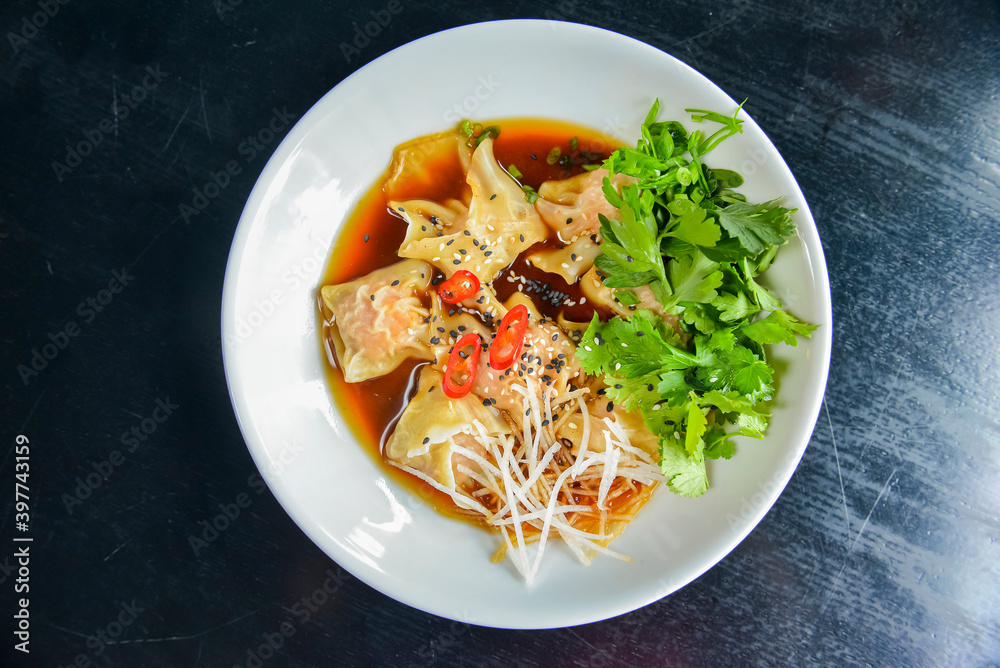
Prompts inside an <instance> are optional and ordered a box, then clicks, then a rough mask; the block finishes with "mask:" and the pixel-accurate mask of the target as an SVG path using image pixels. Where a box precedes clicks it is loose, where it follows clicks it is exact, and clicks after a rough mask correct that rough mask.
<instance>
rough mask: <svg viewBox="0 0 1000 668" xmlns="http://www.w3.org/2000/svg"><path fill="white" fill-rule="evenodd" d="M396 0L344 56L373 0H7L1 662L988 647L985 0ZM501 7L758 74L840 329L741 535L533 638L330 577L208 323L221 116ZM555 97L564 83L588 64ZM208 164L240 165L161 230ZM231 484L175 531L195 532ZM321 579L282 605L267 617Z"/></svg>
mask: <svg viewBox="0 0 1000 668" xmlns="http://www.w3.org/2000/svg"><path fill="white" fill-rule="evenodd" d="M399 1H400V5H399V7H401V11H400V12H399V13H398V14H396V15H393V19H392V21H391V22H390V24H389V25H388V26H386V27H385V28H384V30H382V31H381V32H380V34H378V35H377V36H375V37H374V38H372V39H371V42H370V44H369V45H367V46H365V47H364V48H362V49H360V51H359V53H352V54H349V55H350V59H348V58H347V57H345V54H344V52H343V50H342V49H341V48H340V46H339V45H340V44H341V43H347V42H350V41H351V40H352V39H353V31H354V25H353V23H354V22H357V23H359V24H363V23H365V22H367V21H370V20H371V14H370V12H371V11H373V10H374V11H379V10H382V9H384V8H385V7H386V6H387V4H388V3H382V2H380V1H379V0H375V1H374V2H370V3H344V2H320V1H318V0H314V1H311V2H299V3H276V2H268V1H264V0H243V1H242V2H238V1H236V0H233V1H232V2H228V3H225V4H220V3H219V2H217V1H213V0H204V1H198V2H195V1H192V0H186V1H173V0H170V1H167V0H149V2H133V3H126V2H118V3H111V2H104V3H93V2H90V3H86V2H82V1H79V0H71V1H68V2H66V1H65V0H64V1H63V2H62V3H60V2H56V1H55V0H48V1H47V2H46V1H45V0H43V1H42V2H37V1H22V2H5V3H3V7H2V8H0V35H2V40H0V119H2V127H0V136H2V138H3V144H2V151H0V194H2V198H0V272H2V280H0V295H2V314H3V315H2V322H0V327H2V341H3V344H2V345H3V347H2V351H3V352H2V368H0V372H2V384H3V397H2V399H3V400H2V402H0V417H2V421H0V425H2V434H3V443H4V447H3V452H5V453H6V454H5V457H4V459H3V460H2V466H0V489H3V503H4V513H3V516H2V523H0V546H2V547H0V566H2V568H0V601H2V617H3V622H2V624H0V629H2V633H0V645H2V648H3V649H2V654H0V657H11V658H10V659H4V660H2V661H0V663H6V664H8V665H38V666H62V665H66V666H69V665H80V666H84V665H95V666H110V665H122V666H233V665H238V666H247V665H259V664H258V663H257V659H256V658H255V657H256V656H258V654H257V652H258V648H260V647H261V645H262V644H263V643H265V642H266V640H267V639H268V638H271V639H272V641H274V644H277V642H276V641H275V637H276V636H275V634H276V633H279V632H280V631H281V630H282V629H284V630H285V631H287V630H288V629H289V628H291V629H292V630H293V631H294V633H293V635H291V636H290V637H288V638H287V639H284V638H283V639H281V642H280V647H279V648H278V649H277V650H276V651H275V652H274V654H273V656H272V655H270V654H269V653H268V652H266V651H265V652H264V656H263V659H266V660H262V663H263V665H276V666H277V665H281V666H334V665H336V666H340V665H346V666H350V665H371V664H376V665H429V664H431V663H437V664H439V665H496V666H511V665H518V666H549V665H559V666H561V665H566V666H611V665H635V666H644V665H678V666H717V665H768V666H769V665H796V666H799V665H838V666H844V665H879V666H881V665H906V666H945V665H948V666H953V665H969V666H985V665H997V662H998V661H1000V626H998V624H1000V566H998V564H1000V545H998V538H1000V397H998V391H1000V390H998V388H1000V365H998V339H997V333H998V330H1000V298H998V290H1000V266H998V265H1000V187H998V185H997V183H998V180H1000V96H998V93H1000V91H998V79H1000V5H998V4H997V3H995V2H992V1H984V2H963V3H946V6H938V4H939V3H931V2H927V1H926V0H905V1H900V2H897V1H895V0H876V1H874V2H867V1H861V0H855V1H853V2H842V3H826V2H821V1H819V0H810V1H804V2H803V1H798V2H795V1H793V2H778V1H776V0H768V1H766V2H759V3H757V2H755V3H752V4H751V3H749V2H740V3H733V2H726V1H717V0H705V1H703V2H699V3H679V2H676V1H671V2H663V3H655V2H633V1H628V0H615V1H614V2H607V1H604V2H595V3H590V2H588V3H584V2H574V1H572V0H567V1H566V2H563V3H560V4H553V3H524V2H509V3H505V4H504V5H503V6H502V8H501V7H499V6H497V7H494V8H487V9H483V8H475V7H473V6H471V3H463V2H451V1H440V2H433V3H428V2H417V1H415V0H399ZM366 5H370V6H366ZM45 11H48V13H49V14H51V16H48V15H46V14H45ZM512 17H537V18H549V19H555V18H559V19H566V20H572V21H578V22H582V23H588V24H594V25H598V26H602V27H604V28H608V29H611V30H615V31H618V32H621V33H624V34H626V35H630V36H633V37H636V38H638V39H641V40H644V41H647V42H649V43H651V44H653V45H655V46H657V47H659V48H661V49H663V50H665V51H667V52H668V53H671V54H673V55H675V56H677V57H678V58H680V59H682V60H684V61H686V62H688V63H690V64H691V65H693V66H694V67H696V68H697V69H699V70H700V71H701V72H703V73H704V74H705V75H707V76H708V77H709V78H711V79H712V80H714V81H715V82H716V83H718V84H719V85H720V86H721V87H722V88H723V89H724V90H725V91H726V92H728V93H729V94H730V95H731V96H732V97H734V98H736V99H743V98H744V97H746V98H749V99H750V103H749V109H750V111H751V113H752V115H753V116H754V117H755V119H756V120H757V122H758V123H759V124H760V125H761V126H762V127H763V128H764V129H765V131H766V132H767V133H768V134H769V135H770V137H771V138H772V139H773V141H774V143H775V144H776V145H777V146H778V148H779V150H780V151H781V152H782V153H783V155H784V157H785V159H786V161H787V162H788V164H789V165H790V167H791V168H792V171H793V172H794V173H795V174H796V176H797V178H798V180H799V183H800V184H801V186H802V189H803V191H804V192H805V195H806V197H807V199H808V201H809V203H810V205H811V207H812V210H813V213H814V214H815V217H816V221H817V224H818V226H819V230H820V233H821V236H822V239H823V244H824V247H825V250H826V256H827V262H828V263H829V269H830V277H831V281H832V286H833V304H834V319H835V325H834V327H835V332H834V346H833V360H832V367H831V373H830V380H829V386H828V389H827V394H826V401H825V404H824V406H823V410H822V412H821V414H820V419H819V423H818V424H817V427H816V430H815V433H814V435H813V437H812V441H811V443H810V446H809V449H808V450H807V452H806V454H805V457H804V458H803V460H802V463H801V465H800V467H799V469H798V471H797V472H796V474H795V476H794V477H793V478H792V480H791V483H790V484H789V486H788V488H787V489H786V491H785V492H784V494H783V495H782V496H781V498H780V499H779V500H778V502H777V504H776V505H775V506H774V507H773V509H772V510H771V511H770V513H769V514H768V515H767V517H766V518H765V519H764V521H763V522H762V523H761V524H760V525H759V526H758V528H757V529H756V530H755V531H754V532H753V533H752V534H751V535H750V536H749V537H748V538H747V539H746V540H745V541H744V542H743V543H742V544H741V545H740V546H739V547H737V548H736V549H735V550H734V551H733V552H732V553H731V554H730V555H729V556H728V557H726V558H725V559H724V560H723V561H722V562H721V563H719V564H718V565H717V566H716V567H715V568H713V569H712V570H710V571H709V572H708V573H706V574H705V575H704V576H702V577H701V578H699V579H698V580H696V581H695V582H693V583H692V584H690V585H688V586H687V587H685V588H683V589H682V590H680V591H678V592H677V593H675V594H673V595H672V596H670V597H668V598H666V599H664V600H661V601H659V602H658V603H656V604H654V605H650V606H648V607H646V608H643V609H640V610H638V611H636V612H633V613H631V614H627V615H624V616H622V617H619V618H616V619H613V620H609V621H605V622H601V623H595V624H591V625H587V626H582V627H577V628H572V629H562V630H551V631H544V632H513V631H501V630H492V629H485V628H478V627H470V626H466V625H463V624H457V623H453V622H450V621H446V620H442V619H438V618H436V617H433V616H430V615H427V614H425V613H422V612H418V611H416V610H413V609H410V608H408V607H406V606H404V605H401V604H399V603H396V602H394V601H393V600H391V599H389V598H386V597H385V596H383V595H381V594H379V593H378V592H376V591H374V590H373V589H370V588H369V587H367V586H366V585H364V584H362V583H361V582H359V581H357V580H354V579H351V578H349V577H347V576H346V575H341V574H340V572H339V571H338V569H337V566H336V564H334V563H333V562H332V561H330V560H329V559H328V558H327V557H326V556H325V555H324V554H323V553H322V552H321V551H320V550H319V549H318V548H316V547H315V546H314V545H313V544H312V543H311V542H310V541H309V540H308V539H307V538H306V537H305V536H304V535H303V534H302V533H301V531H300V530H299V529H298V528H297V527H296V526H295V524H294V523H293V522H292V521H291V519H290V518H289V517H288V516H287V515H286V514H285V512H284V511H283V510H282V509H281V508H280V507H279V505H278V504H277V502H276V501H275V500H274V498H273V497H272V496H271V495H270V493H269V492H267V491H266V490H265V489H264V488H263V487H262V485H261V483H260V480H259V478H256V477H255V473H256V470H255V468H254V465H253V463H252V461H251V458H250V456H249V454H248V452H247V449H246V446H245V445H244V442H243V439H242V436H241V434H240V431H239V429H238V427H237V423H236V420H235V418H234V416H233V412H232V408H231V405H230V401H229V396H228V393H227V389H226V385H225V378H224V374H223V368H222V359H221V352H220V335H219V312H220V303H221V292H222V279H223V271H224V268H225V264H226V258H227V255H228V252H229V247H230V243H231V240H232V236H233V232H234V229H235V227H236V223H237V220H238V218H239V215H240V212H241V210H242V207H243V204H244V202H245V201H246V198H247V196H248V194H249V193H250V190H251V188H252V186H253V184H254V181H255V179H256V177H257V175H259V173H260V171H261V170H262V169H263V167H264V165H265V163H266V161H267V158H268V156H269V155H270V154H271V153H272V152H273V150H274V149H275V148H276V146H277V144H278V143H279V141H280V138H281V136H283V135H284V133H285V132H287V130H288V127H283V128H282V129H281V132H279V136H277V137H276V138H275V139H274V140H273V141H271V142H270V143H268V144H266V145H262V146H260V147H259V150H258V149H257V148H250V149H247V146H246V145H243V149H244V150H243V151H241V144H242V142H243V141H244V140H245V138H246V137H248V136H250V135H253V134H256V133H257V132H258V130H260V129H261V128H262V127H265V126H266V125H267V124H268V123H269V122H270V121H271V119H272V117H273V116H274V114H275V110H277V111H278V112H281V113H284V112H285V111H286V110H287V113H288V114H289V115H291V116H292V117H294V118H297V117H300V116H301V115H302V114H303V113H304V112H305V111H306V110H307V109H308V108H309V107H310V106H311V105H312V104H313V103H314V102H315V101H316V100H318V99H319V98H320V97H321V96H322V95H323V94H324V93H325V92H326V91H327V90H329V89H330V88H332V87H333V86H335V85H336V84H337V83H338V82H339V81H341V80H342V79H343V78H344V77H346V76H347V75H348V74H350V73H351V72H353V71H354V70H355V69H357V67H359V66H360V65H362V64H363V63H365V62H368V61H370V60H372V59H374V58H377V57H378V56H380V55H382V54H383V53H385V52H387V51H389V50H391V49H393V48H395V47H397V46H399V45H401V44H404V43H406V42H408V41H410V40H412V39H415V38H418V37H421V36H423V35H426V34H429V33H432V32H435V31H438V30H441V29H445V28H450V27H453V26H457V25H461V24H466V23H473V22H476V21H482V20H489V19H498V18H512ZM39 26H40V27H39ZM511 48H512V49H516V48H517V46H516V45H513V44H512V45H511ZM501 56H502V54H498V57H501ZM532 75H533V74H532V73H527V72H526V73H525V76H532ZM560 85H565V86H567V94H568V95H573V94H578V95H580V96H581V103H585V100H586V95H587V91H586V84H585V82H562V83H561V84H560ZM137 87H138V88H137ZM133 92H135V93H136V94H135V95H134V97H130V99H129V100H124V99H123V96H126V95H128V96H131V95H132V94H133ZM140 98H141V99H140ZM115 100H117V101H118V105H117V108H118V109H119V113H118V115H117V118H116V117H115V115H114V114H113V105H112V102H113V101H115ZM126 107H128V113H127V114H126V113H125V108H126ZM133 107H134V108H133ZM289 126H290V125H289ZM78 146H83V148H82V149H81V150H80V153H84V152H86V155H78V156H77V158H74V157H73V156H72V155H68V151H69V149H70V148H71V147H78ZM233 159H237V160H240V161H241V164H242V165H243V169H242V172H241V173H240V174H238V175H236V176H234V177H232V180H231V182H230V183H228V184H227V185H226V187H224V188H222V189H221V191H220V193H219V194H218V196H217V197H215V198H213V199H212V200H211V201H210V202H209V203H208V204H207V206H206V207H205V209H204V211H202V212H200V213H199V214H198V215H197V216H194V217H192V218H191V220H190V222H185V221H184V220H183V219H182V218H181V215H180V213H179V211H180V209H179V207H180V205H181V204H190V203H191V202H192V197H193V195H192V189H193V188H199V187H202V186H204V185H205V183H207V182H208V180H209V178H210V173H211V172H213V171H214V172H218V171H219V170H221V169H223V168H224V166H225V164H226V162H227V161H229V160H233ZM55 163H59V164H55ZM114 272H118V274H119V275H118V276H117V277H116V275H115V273H114ZM112 279H114V280H115V281H117V283H114V284H112V285H111V287H112V288H114V290H107V289H108V288H109V283H110V282H111V281H112ZM102 290H107V291H106V292H102ZM88 300H97V301H96V302H95V303H96V304H97V307H99V308H100V309H101V310H100V311H98V310H97V308H96V307H94V306H93V305H91V304H88ZM100 300H103V301H105V302H106V303H105V304H103V305H102V304H101V303H100ZM109 300H110V301H109ZM71 324H72V325H73V327H70V325H71ZM67 328H69V329H67ZM69 330H72V331H71V332H70V333H67V332H68V331H69ZM61 333H62V334H61ZM71 334H72V335H71ZM60 342H61V343H62V344H64V345H63V347H62V348H61V349H60V346H59V344H60ZM48 344H51V346H50V347H48V348H45V346H46V345H48ZM53 346H54V347H53ZM43 350H47V352H48V353H49V354H50V356H52V357H53V359H51V360H49V359H45V358H44V357H42V358H38V359H35V360H34V364H35V368H32V367H31V365H32V363H33V356H34V354H35V351H38V352H39V354H41V353H42V351H43ZM53 351H56V352H55V353H54V354H53ZM38 367H41V369H40V370H38V371H37V373H25V372H24V369H29V368H31V369H32V371H35V369H37V368H38ZM158 402H159V403H158ZM158 407H159V408H158ZM153 415H157V416H159V417H160V418H164V419H163V420H162V422H153V421H147V422H146V423H145V424H146V426H147V427H150V428H151V427H152V426H155V427H156V428H155V431H151V433H149V434H143V436H144V437H145V440H142V441H138V440H137V441H136V442H135V444H134V446H129V447H125V445H124V444H123V443H122V442H121V441H120V434H122V432H125V431H128V430H130V429H131V428H132V427H134V426H139V427H141V426H142V425H143V420H144V419H145V418H150V417H151V416H153ZM17 434H25V435H27V436H28V437H29V438H30V440H31V460H30V467H31V468H30V499H31V503H30V505H31V508H30V512H31V528H30V532H29V534H28V535H30V536H32V537H33V538H34V542H33V543H32V544H31V555H32V556H31V562H30V593H29V594H26V595H27V596H30V606H29V610H30V633H31V636H30V646H29V647H30V650H31V653H30V655H29V656H27V657H26V656H24V655H22V654H19V653H17V652H15V651H14V649H13V647H14V644H15V642H17V640H16V638H15V636H13V630H14V620H13V619H12V615H13V614H14V611H15V610H16V608H15V603H14V599H15V598H16V597H20V596H22V595H21V594H18V595H15V593H14V587H15V584H16V579H17V577H18V574H17V571H16V568H12V566H16V564H13V563H12V561H11V558H12V555H13V552H14V544H13V543H12V542H11V538H12V537H13V536H15V535H17V534H18V532H17V531H16V529H15V510H16V509H15V508H14V499H13V486H14V474H15V454H14V439H15V436H16V435H17ZM130 448H132V449H130ZM115 450H119V451H120V452H122V455H121V458H120V459H119V460H118V461H117V463H109V457H110V456H111V453H112V452H113V451H115ZM95 463H96V467H97V468H102V467H103V469H104V471H103V473H102V474H98V475H96V476H91V478H90V479H91V480H92V481H98V480H99V483H100V484H99V486H96V488H94V489H90V488H87V489H83V490H82V492H81V493H80V494H78V493H77V488H78V487H79V485H80V484H81V482H80V481H84V482H85V481H86V479H87V477H88V475H90V474H91V473H92V472H94V471H95ZM109 466H110V470H109V469H108V467H109ZM78 479H79V480H78ZM241 494H243V495H245V496H240V495H241ZM81 496H85V498H83V499H82V500H81V499H80V498H79V497H81ZM67 499H75V501H76V502H72V503H69V502H67ZM237 500H242V501H243V502H244V503H245V504H246V503H248V504H249V505H248V506H247V507H245V508H243V509H242V511H241V515H240V517H239V518H238V519H236V520H234V521H233V522H232V525H231V527H230V528H229V529H227V530H226V531H224V532H222V533H221V534H220V535H219V536H218V538H217V539H215V540H214V541H212V542H211V543H209V544H207V545H206V546H204V547H203V548H202V549H201V550H200V551H199V552H198V554H197V555H195V554H194V551H193V549H192V547H191V545H190V543H189V536H191V535H193V534H195V535H197V534H198V533H199V532H200V531H201V527H202V525H201V524H200V523H201V522H202V521H204V520H208V519H211V518H212V517H213V516H214V515H217V514H218V513H219V504H233V503H234V502H236V501H237ZM329 573H332V574H333V575H334V576H336V577H334V578H331V577H330V575H329ZM328 579H329V581H328V582H327V584H328V585H329V588H331V589H334V590H335V593H334V594H332V595H330V598H329V600H328V601H327V602H325V603H324V604H323V605H321V606H319V607H318V609H317V610H316V611H315V612H314V613H311V614H310V619H309V620H308V621H304V620H303V619H302V618H301V616H296V615H294V614H292V612H291V611H292V610H294V609H295V606H296V604H297V602H299V601H300V600H301V599H302V597H304V596H309V595H311V594H312V593H313V592H315V591H316V590H317V588H321V587H322V586H323V584H324V581H327V580H328ZM301 609H302V608H301V607H300V608H299V610H301ZM288 621H290V623H291V624H292V626H291V627H282V624H283V623H285V622H288ZM119 624H120V626H119ZM101 634H103V636H102V635H101ZM105 641H106V642H105Z"/></svg>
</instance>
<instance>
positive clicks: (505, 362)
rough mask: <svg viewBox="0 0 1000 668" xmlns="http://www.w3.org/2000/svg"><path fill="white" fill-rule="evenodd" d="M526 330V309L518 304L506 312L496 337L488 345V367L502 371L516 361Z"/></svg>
mask: <svg viewBox="0 0 1000 668" xmlns="http://www.w3.org/2000/svg"><path fill="white" fill-rule="evenodd" d="M527 329H528V309H527V307H526V306H525V305H524V304H518V305H517V306H515V307H514V308H512V309H511V310H509V311H507V314H506V315H504V317H503V320H501V321H500V327H498V328H497V335H496V336H495V337H494V338H493V343H492V344H490V366H491V367H493V368H494V369H496V370H497V371H503V370H504V369H506V368H507V367H509V366H510V365H511V364H513V363H514V360H515V359H517V354H518V353H519V352H520V351H521V344H523V343H524V333H525V331H526V330H527Z"/></svg>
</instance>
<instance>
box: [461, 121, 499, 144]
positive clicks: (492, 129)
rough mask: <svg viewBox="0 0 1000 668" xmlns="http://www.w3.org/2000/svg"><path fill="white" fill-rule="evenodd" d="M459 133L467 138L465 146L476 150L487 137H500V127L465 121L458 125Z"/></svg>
mask: <svg viewBox="0 0 1000 668" xmlns="http://www.w3.org/2000/svg"><path fill="white" fill-rule="evenodd" d="M458 131H459V132H461V133H462V135H464V136H465V138H466V139H465V144H466V146H468V147H469V148H476V147H477V146H479V144H480V143H482V141H483V140H484V139H486V138H487V137H492V138H493V139H496V138H497V137H499V136H500V126H499V125H486V126H484V125H483V124H482V123H473V122H472V121H468V120H463V121H462V122H461V123H459V124H458Z"/></svg>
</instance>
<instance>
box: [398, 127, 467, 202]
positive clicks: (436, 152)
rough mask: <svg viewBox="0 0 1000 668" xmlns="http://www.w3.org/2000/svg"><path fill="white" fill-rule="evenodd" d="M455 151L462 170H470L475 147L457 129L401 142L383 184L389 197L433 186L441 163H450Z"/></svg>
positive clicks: (439, 176) (438, 177)
mask: <svg viewBox="0 0 1000 668" xmlns="http://www.w3.org/2000/svg"><path fill="white" fill-rule="evenodd" d="M456 154H457V155H458V158H459V161H460V163H461V167H462V171H463V172H465V171H467V170H468V169H469V162H470V161H471V159H472V149H470V148H469V147H468V145H467V143H466V137H465V136H464V135H462V134H461V133H459V132H458V129H457V128H456V129H454V130H450V131H448V132H439V133H437V134H433V135H428V136H426V137H418V138H417V139H413V140H411V141H408V142H406V143H405V144H400V145H399V146H397V147H396V150H395V151H394V152H393V154H392V163H391V164H390V165H389V175H388V177H387V178H386V180H385V184H384V186H383V189H384V190H385V196H386V198H387V199H400V198H401V197H407V196H412V194H411V193H412V191H413V190H414V189H416V190H418V191H419V190H420V189H421V188H426V189H430V188H433V187H434V184H435V183H436V182H437V180H438V179H440V178H441V174H440V170H439V169H438V165H440V164H441V163H444V164H448V163H449V162H450V160H449V159H450V158H453V156H455V155H456Z"/></svg>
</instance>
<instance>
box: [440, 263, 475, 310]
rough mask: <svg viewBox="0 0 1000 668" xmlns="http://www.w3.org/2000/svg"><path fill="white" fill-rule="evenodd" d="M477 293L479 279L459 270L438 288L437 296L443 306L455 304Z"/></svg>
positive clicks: (470, 273)
mask: <svg viewBox="0 0 1000 668" xmlns="http://www.w3.org/2000/svg"><path fill="white" fill-rule="evenodd" d="M478 291H479V279H478V278H476V275H475V274H473V273H472V272H471V271H466V270H465V269H459V270H458V271H456V272H455V274H454V275H453V276H452V277H451V278H449V279H448V280H447V281H445V282H444V283H442V284H441V285H439V286H438V296H440V297H441V301H443V302H444V303H445V304H457V303H458V302H460V301H462V300H463V299H468V298H469V297H471V296H472V295H474V294H476V292H478Z"/></svg>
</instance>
